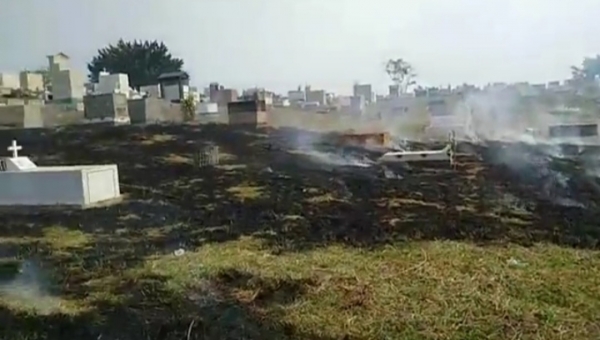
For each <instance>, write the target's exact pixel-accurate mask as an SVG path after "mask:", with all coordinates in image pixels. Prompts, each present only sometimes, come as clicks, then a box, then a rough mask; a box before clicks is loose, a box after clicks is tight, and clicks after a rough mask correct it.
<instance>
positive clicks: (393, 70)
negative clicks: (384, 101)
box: [385, 58, 417, 93]
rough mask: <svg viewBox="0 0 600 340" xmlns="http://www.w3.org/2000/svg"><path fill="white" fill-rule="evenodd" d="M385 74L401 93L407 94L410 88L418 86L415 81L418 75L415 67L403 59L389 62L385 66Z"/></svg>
mask: <svg viewBox="0 0 600 340" xmlns="http://www.w3.org/2000/svg"><path fill="white" fill-rule="evenodd" d="M385 72H386V73H387V74H388V76H390V79H391V80H392V81H393V82H394V85H396V86H398V89H399V91H400V92H401V93H406V91H407V90H408V88H409V87H410V86H412V85H415V84H416V82H415V80H414V79H415V77H416V76H417V74H416V73H415V70H414V68H413V66H412V65H411V64H410V63H408V62H407V61H405V60H404V59H402V58H398V59H390V60H388V61H387V63H386V64H385Z"/></svg>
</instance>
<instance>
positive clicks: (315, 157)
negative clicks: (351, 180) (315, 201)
mask: <svg viewBox="0 0 600 340" xmlns="http://www.w3.org/2000/svg"><path fill="white" fill-rule="evenodd" d="M323 138H324V137H323V136H322V135H319V134H317V133H313V132H310V131H300V130H296V131H295V132H294V133H290V134H289V136H288V141H289V142H290V143H291V147H292V148H293V149H295V151H296V152H299V153H301V154H303V155H305V156H307V157H308V158H309V159H310V160H311V161H312V162H314V163H317V164H322V165H325V166H329V167H339V166H348V167H360V168H367V167H370V166H372V165H373V164H374V162H373V161H372V160H370V159H368V158H366V157H364V156H359V155H356V154H350V153H343V152H340V151H339V150H335V151H334V150H327V149H326V148H324V147H323V145H324V143H326V142H327V141H326V140H323ZM325 138H326V137H325Z"/></svg>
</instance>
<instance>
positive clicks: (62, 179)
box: [0, 140, 121, 207]
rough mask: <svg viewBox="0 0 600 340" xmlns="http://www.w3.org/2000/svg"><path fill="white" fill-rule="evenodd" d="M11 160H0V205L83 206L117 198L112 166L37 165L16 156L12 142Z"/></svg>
mask: <svg viewBox="0 0 600 340" xmlns="http://www.w3.org/2000/svg"><path fill="white" fill-rule="evenodd" d="M8 150H9V151H11V152H12V157H5V158H0V206H55V205H68V206H80V207H87V206H90V205H94V204H96V203H100V202H104V201H110V200H113V199H117V198H119V197H120V196H121V193H120V189H119V173H118V169H117V165H116V164H109V165H83V166H79V165H76V166H37V165H36V164H35V163H33V162H32V161H31V160H30V159H29V157H24V156H19V154H18V151H19V150H22V147H21V146H19V145H17V142H16V141H15V140H13V142H12V145H11V146H10V147H8Z"/></svg>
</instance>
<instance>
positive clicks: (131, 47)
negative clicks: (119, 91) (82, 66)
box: [87, 39, 183, 87]
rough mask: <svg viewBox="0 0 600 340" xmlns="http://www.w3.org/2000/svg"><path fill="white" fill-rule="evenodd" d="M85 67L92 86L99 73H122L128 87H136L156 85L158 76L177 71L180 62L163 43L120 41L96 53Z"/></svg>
mask: <svg viewBox="0 0 600 340" xmlns="http://www.w3.org/2000/svg"><path fill="white" fill-rule="evenodd" d="M87 67H88V71H89V72H90V74H89V79H90V81H92V82H97V81H98V75H99V73H100V72H101V71H106V72H110V73H126V74H128V75H129V84H130V86H132V87H139V86H144V85H152V84H156V82H157V78H158V76H159V75H161V74H162V73H165V72H177V71H181V68H182V67H183V60H182V59H178V58H174V57H173V56H172V55H171V53H169V49H168V48H167V46H166V45H165V44H164V43H163V42H158V41H156V40H155V41H141V40H139V41H138V40H134V41H133V42H130V41H127V42H126V41H124V40H123V39H120V40H119V41H118V42H117V43H116V44H115V45H109V46H108V47H105V48H102V49H99V50H98V55H97V56H95V57H94V58H93V59H92V61H91V62H90V63H89V64H88V65H87Z"/></svg>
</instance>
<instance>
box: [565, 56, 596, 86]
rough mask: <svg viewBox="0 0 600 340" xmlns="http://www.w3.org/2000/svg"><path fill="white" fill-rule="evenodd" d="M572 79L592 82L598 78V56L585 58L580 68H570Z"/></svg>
mask: <svg viewBox="0 0 600 340" xmlns="http://www.w3.org/2000/svg"><path fill="white" fill-rule="evenodd" d="M571 73H572V75H573V78H574V79H583V80H594V79H595V78H596V77H600V55H596V56H595V57H593V58H585V59H583V62H582V63H581V66H571Z"/></svg>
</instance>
